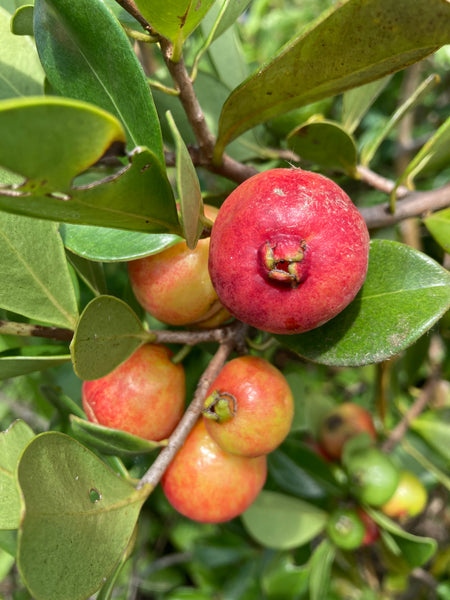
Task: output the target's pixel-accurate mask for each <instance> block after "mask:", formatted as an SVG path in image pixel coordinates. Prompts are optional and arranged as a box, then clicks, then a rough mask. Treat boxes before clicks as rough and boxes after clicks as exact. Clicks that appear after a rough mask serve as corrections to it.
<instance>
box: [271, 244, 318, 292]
mask: <svg viewBox="0 0 450 600" xmlns="http://www.w3.org/2000/svg"><path fill="white" fill-rule="evenodd" d="M305 253H306V242H305V240H299V239H298V238H295V239H292V238H286V239H280V240H275V241H273V242H272V241H267V242H265V243H264V244H263V245H262V246H261V247H260V258H261V264H262V268H263V271H264V274H265V275H266V276H267V277H268V278H269V279H271V280H273V281H277V282H280V283H285V284H289V285H290V286H291V287H293V288H296V287H298V285H299V284H300V283H301V282H302V281H304V280H305V279H306V275H307V274H306V269H305V263H304V259H305Z"/></svg>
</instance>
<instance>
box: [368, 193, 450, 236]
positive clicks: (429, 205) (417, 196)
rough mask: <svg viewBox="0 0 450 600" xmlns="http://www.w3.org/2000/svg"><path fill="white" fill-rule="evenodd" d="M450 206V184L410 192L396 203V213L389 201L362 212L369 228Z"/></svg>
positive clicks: (384, 225) (387, 224)
mask: <svg viewBox="0 0 450 600" xmlns="http://www.w3.org/2000/svg"><path fill="white" fill-rule="evenodd" d="M449 206H450V184H447V185H444V186H443V187H440V188H438V189H436V190H430V191H429V192H428V191H427V192H410V193H409V194H408V195H407V196H406V197H404V199H403V200H402V201H401V202H398V203H397V205H396V209H395V213H394V214H392V213H391V212H390V209H389V203H388V202H385V203H383V204H378V205H377V206H370V207H365V208H361V209H360V212H361V214H362V216H363V217H364V220H365V222H366V224H367V227H368V228H369V229H377V228H379V227H388V226H389V225H395V223H399V222H400V221H403V220H404V219H408V218H410V217H423V216H424V215H426V214H427V213H431V212H434V211H436V210H441V209H444V208H447V207H449Z"/></svg>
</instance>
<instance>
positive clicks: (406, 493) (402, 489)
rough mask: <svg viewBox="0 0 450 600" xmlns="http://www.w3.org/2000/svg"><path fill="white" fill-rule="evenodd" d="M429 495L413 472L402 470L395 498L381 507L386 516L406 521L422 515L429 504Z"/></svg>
mask: <svg viewBox="0 0 450 600" xmlns="http://www.w3.org/2000/svg"><path fill="white" fill-rule="evenodd" d="M427 499H428V494H427V490H426V489H425V486H424V485H423V483H422V482H421V481H420V479H418V477H416V475H414V473H412V472H411V471H407V470H402V471H401V472H400V481H399V482H398V485H397V488H396V490H395V492H394V494H393V496H392V497H391V498H390V499H389V500H388V502H386V504H383V506H382V507H381V510H382V512H384V514H385V515H387V516H389V517H392V518H393V519H399V520H405V519H409V518H411V517H415V516H417V515H418V514H420V513H421V512H422V511H423V509H424V508H425V506H426V504H427Z"/></svg>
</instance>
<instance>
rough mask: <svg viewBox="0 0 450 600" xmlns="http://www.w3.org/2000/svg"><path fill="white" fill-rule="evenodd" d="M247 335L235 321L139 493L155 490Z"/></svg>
mask: <svg viewBox="0 0 450 600" xmlns="http://www.w3.org/2000/svg"><path fill="white" fill-rule="evenodd" d="M245 331H246V326H245V325H243V324H242V323H240V322H239V321H236V323H235V324H234V328H233V329H230V335H229V337H228V339H226V340H225V341H223V342H222V343H221V344H220V346H219V348H218V350H217V352H216V353H215V355H214V356H213V357H212V359H211V361H210V362H209V364H208V366H207V368H206V370H205V371H204V373H203V375H202V376H201V378H200V380H199V382H198V385H197V389H196V391H195V394H194V398H193V400H192V402H191V403H190V405H189V408H188V409H187V411H186V412H185V413H184V415H183V417H182V419H181V421H180V422H179V423H178V425H177V427H176V429H175V431H174V432H173V433H172V435H171V436H170V438H169V442H168V445H167V446H166V447H165V448H164V449H163V450H162V451H161V452H160V454H159V455H158V457H157V459H156V460H155V462H154V463H153V464H152V466H151V467H150V469H149V470H148V471H147V472H146V473H145V475H144V476H143V477H142V479H141V480H140V481H139V483H138V485H137V488H138V489H140V488H142V487H144V486H145V485H150V486H151V489H153V488H154V487H155V486H156V485H157V484H158V483H159V480H160V479H161V477H162V476H163V474H164V472H165V470H166V469H167V467H168V466H169V464H170V462H171V461H172V459H173V458H174V456H175V454H176V453H177V452H178V450H179V449H180V448H181V446H182V445H183V443H184V441H185V439H186V438H187V436H188V434H189V432H190V431H191V429H192V428H193V427H194V425H195V423H196V422H197V420H198V418H199V416H200V413H201V411H202V408H203V404H204V401H205V398H206V394H207V392H208V389H209V387H210V385H211V383H212V382H213V381H214V379H215V378H216V377H217V375H218V374H219V372H220V370H221V369H222V367H223V365H224V364H225V362H226V360H227V358H228V357H229V355H230V354H231V352H232V351H233V349H234V348H235V346H236V345H239V343H240V339H241V338H242V337H243V336H244V335H245Z"/></svg>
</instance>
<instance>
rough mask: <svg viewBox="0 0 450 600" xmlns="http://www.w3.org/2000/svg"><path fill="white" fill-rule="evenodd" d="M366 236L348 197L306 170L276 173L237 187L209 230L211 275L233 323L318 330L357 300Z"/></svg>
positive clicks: (275, 329) (282, 329)
mask: <svg viewBox="0 0 450 600" xmlns="http://www.w3.org/2000/svg"><path fill="white" fill-rule="evenodd" d="M368 254H369V233H368V230H367V227H366V224H365V222H364V220H363V218H362V216H361V214H360V213H359V212H358V210H357V209H356V207H355V206H354V204H353V203H352V202H351V200H350V198H349V197H348V196H347V194H346V193H345V192H344V191H343V190H342V189H341V188H340V187H339V186H338V185H337V184H336V183H334V182H333V181H331V180H330V179H328V178H327V177H324V176H323V175H319V174H317V173H312V172H309V171H303V170H301V169H292V168H291V169H282V168H280V169H271V170H269V171H264V172H262V173H259V174H257V175H254V176H253V177H251V178H250V179H247V180H246V181H244V182H243V183H242V184H240V185H239V186H238V187H237V188H236V189H235V190H234V191H233V192H232V193H231V194H230V195H229V196H228V198H227V199H226V200H225V202H224V203H223V205H222V206H221V208H220V210H219V214H218V215H217V217H216V220H215V222H214V225H213V228H212V232H211V244H210V251H209V272H210V275H211V280H212V283H213V285H214V288H215V290H216V292H217V295H218V296H219V299H220V301H221V302H222V304H223V305H224V306H225V307H226V308H227V309H228V310H229V312H230V313H231V314H232V315H234V316H235V317H236V318H238V319H240V320H241V321H244V322H245V323H248V324H249V325H252V326H254V327H256V328H258V329H262V330H265V331H268V332H271V333H279V334H292V333H301V332H304V331H309V330H311V329H314V328H315V327H319V326H320V325H322V324H323V323H326V322H327V321H329V320H330V319H331V318H333V317H334V316H336V315H337V314H338V313H339V312H341V311H342V310H343V309H344V308H345V307H346V306H347V305H348V304H349V303H350V302H351V301H352V300H353V299H354V297H355V296H356V294H357V292H358V291H359V289H360V288H361V286H362V284H363V282H364V280H365V277H366V272H367V264H368Z"/></svg>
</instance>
